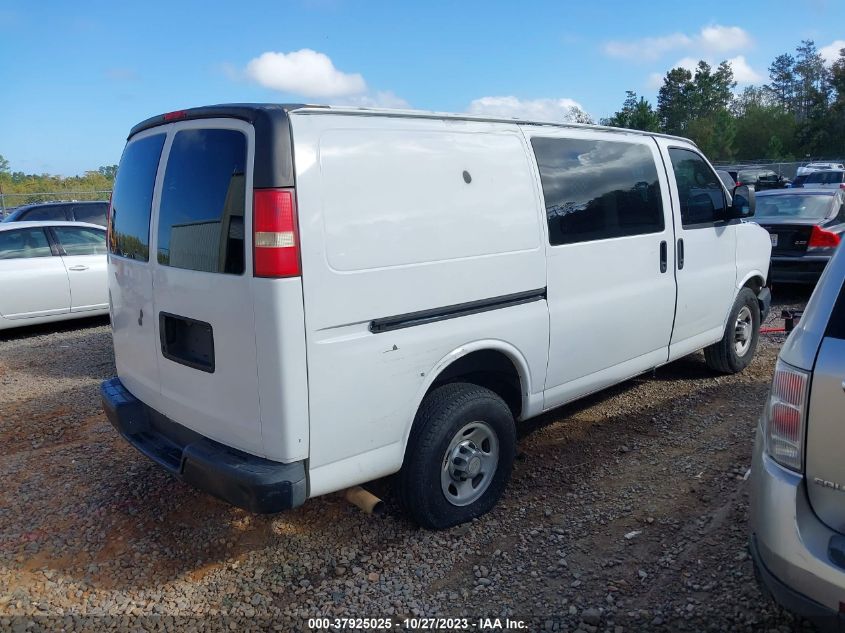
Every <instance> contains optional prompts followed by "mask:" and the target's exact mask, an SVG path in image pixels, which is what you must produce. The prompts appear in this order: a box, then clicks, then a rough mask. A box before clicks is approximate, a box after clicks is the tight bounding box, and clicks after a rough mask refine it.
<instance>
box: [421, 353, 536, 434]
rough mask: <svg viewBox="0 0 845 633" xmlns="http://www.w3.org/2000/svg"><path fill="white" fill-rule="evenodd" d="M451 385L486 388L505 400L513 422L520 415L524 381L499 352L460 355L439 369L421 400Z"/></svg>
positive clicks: (507, 359) (516, 369)
mask: <svg viewBox="0 0 845 633" xmlns="http://www.w3.org/2000/svg"><path fill="white" fill-rule="evenodd" d="M455 382H464V383H470V384H474V385H478V386H479V387H484V388H485V389H489V390H490V391H492V392H493V393H495V394H496V395H498V396H499V397H500V398H502V400H504V401H505V403H506V404H507V405H508V408H509V409H510V410H511V413H512V414H513V417H514V419H515V420H519V418H520V416H521V415H522V410H523V394H524V393H526V389H525V380H524V378H523V376H522V373H521V372H520V370H519V368H518V366H517V363H516V362H515V361H514V360H513V359H512V358H511V357H510V356H509V355H508V354H506V353H505V352H503V351H501V350H496V349H479V350H476V351H473V352H470V353H469V354H466V355H464V356H461V357H460V358H458V359H457V360H455V361H454V362H452V363H450V364H449V365H447V366H446V367H445V368H443V369H442V370H441V372H440V373H439V374H438V375H437V378H435V379H434V381H433V382H432V383H431V385H430V386H429V387H428V389H427V390H426V393H425V395H424V396H423V399H425V397H426V396H428V394H429V393H431V392H432V391H434V390H435V389H437V388H438V387H442V386H443V385H447V384H450V383H455Z"/></svg>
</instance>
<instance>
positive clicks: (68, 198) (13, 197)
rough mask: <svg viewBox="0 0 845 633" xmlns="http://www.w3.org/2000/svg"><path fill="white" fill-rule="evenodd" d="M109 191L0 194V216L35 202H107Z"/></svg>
mask: <svg viewBox="0 0 845 633" xmlns="http://www.w3.org/2000/svg"><path fill="white" fill-rule="evenodd" d="M110 195H111V189H103V190H99V191H33V192H26V193H4V192H0V216H5V215H8V214H9V212H11V211H12V210H13V209H15V208H16V207H20V206H23V205H25V204H33V203H36V202H77V201H80V200H108V199H109V196H110Z"/></svg>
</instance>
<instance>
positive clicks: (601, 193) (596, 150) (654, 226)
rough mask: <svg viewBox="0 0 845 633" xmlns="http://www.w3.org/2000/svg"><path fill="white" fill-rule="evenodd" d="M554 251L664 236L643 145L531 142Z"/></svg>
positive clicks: (653, 176) (652, 166)
mask: <svg viewBox="0 0 845 633" xmlns="http://www.w3.org/2000/svg"><path fill="white" fill-rule="evenodd" d="M531 145H532V147H533V148H534V154H535V155H536V157H537V164H538V166H539V168H540V180H541V181H542V184H543V196H544V198H545V200H546V217H547V219H548V223H549V242H550V243H551V244H552V245H553V246H554V245H559V244H573V243H576V242H587V241H591V240H602V239H608V238H613V237H622V236H625V235H642V234H646V233H660V232H662V231H663V227H664V219H663V203H662V199H661V194H660V185H659V183H658V180H657V168H656V166H655V164H654V157H653V155H652V153H651V151H650V150H649V148H648V147H647V146H645V145H641V144H634V143H624V142H618V141H596V140H586V139H574V138H540V137H534V138H532V139H531Z"/></svg>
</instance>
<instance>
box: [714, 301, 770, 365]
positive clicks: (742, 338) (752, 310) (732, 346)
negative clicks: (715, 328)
mask: <svg viewBox="0 0 845 633" xmlns="http://www.w3.org/2000/svg"><path fill="white" fill-rule="evenodd" d="M759 337H760V305H759V304H758V303H757V295H755V294H754V291H753V290H751V288H743V289H742V290H740V291H739V294H738V295H737V297H736V301H735V302H734V305H733V308H732V309H731V314H730V316H729V317H728V324H727V325H726V326H725V336H724V337H723V338H722V340H721V341H719V342H718V343H714V344H713V345H711V346H710V347H706V348H705V349H704V360H705V361H706V362H707V366H708V367H709V368H710V369H713V370H715V371H718V372H721V373H723V374H736V373H738V372H741V371H742V370H743V369H745V368H746V367H748V365H749V364H750V363H751V360H752V359H753V358H754V352H755V351H756V350H757V341H758V339H759Z"/></svg>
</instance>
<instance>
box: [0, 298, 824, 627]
mask: <svg viewBox="0 0 845 633" xmlns="http://www.w3.org/2000/svg"><path fill="white" fill-rule="evenodd" d="M806 296H807V295H806V293H802V292H800V291H799V292H792V293H790V294H786V295H785V296H784V298H783V299H781V300H780V301H779V304H778V306H777V308H776V310H775V311H776V312H777V313H778V314H779V310H780V308H781V307H782V306H784V305H795V306H798V305H801V304H802V303H803V302H804V301H805V300H806ZM772 318H773V319H774V315H773V317H772ZM783 340H784V337H783V336H781V335H767V336H764V337H763V339H762V341H761V346H760V348H759V351H758V357H757V359H756V360H755V361H754V363H753V364H752V366H751V367H750V368H749V369H748V370H747V371H746V372H744V373H743V374H741V375H739V376H732V377H715V376H714V375H713V374H711V373H710V372H709V371H708V370H707V369H706V367H705V365H704V360H703V356H702V355H701V354H697V355H694V356H691V357H689V358H687V359H683V360H681V361H679V362H676V363H673V364H672V365H670V366H667V367H665V368H661V369H660V370H658V371H657V372H656V373H655V374H654V375H651V374H648V375H645V376H641V377H639V378H637V379H634V380H631V381H629V382H627V383H625V384H624V385H621V386H618V387H616V388H613V389H610V390H608V391H606V392H603V393H601V394H599V395H596V396H594V397H591V398H589V399H587V400H586V401H583V402H580V403H576V404H575V405H572V406H569V407H566V408H564V409H561V410H559V411H556V412H553V413H552V414H550V415H546V416H543V417H542V418H541V419H538V420H533V421H530V422H528V423H526V424H525V425H524V427H523V428H522V429H521V439H520V443H519V450H520V455H519V458H518V461H517V464H516V467H515V470H514V476H513V481H512V483H511V485H510V486H509V488H508V489H507V491H506V494H505V497H504V499H503V500H502V502H501V503H500V505H499V507H498V508H497V509H496V510H494V511H493V512H491V513H490V514H488V515H486V516H485V517H482V518H481V519H480V520H477V521H474V522H472V523H470V524H468V525H464V526H459V527H457V528H453V529H451V530H448V531H445V532H428V531H423V530H420V529H418V528H416V527H414V526H413V525H412V524H410V523H409V522H408V520H407V519H406V518H405V517H403V516H402V515H401V513H399V511H398V510H397V509H396V503H395V502H394V500H393V499H392V497H391V495H390V487H389V481H379V482H374V483H373V484H372V485H370V486H369V487H370V489H371V490H373V491H375V492H376V493H378V494H382V495H384V496H385V497H386V499H387V502H388V505H389V506H390V508H391V512H390V513H389V514H388V516H386V517H382V518H374V517H370V516H366V515H364V514H362V513H361V512H359V511H358V510H357V509H355V508H353V507H351V506H349V505H348V504H347V503H346V502H345V501H344V500H343V498H342V497H341V496H340V495H339V494H338V495H329V496H326V497H322V498H319V499H314V500H311V501H308V502H307V503H306V504H305V506H304V507H302V508H300V509H298V510H296V511H293V512H289V513H284V514H280V515H275V516H256V515H251V514H249V513H247V512H244V511H241V510H238V509H235V508H232V507H229V506H227V505H226V504H224V503H222V502H218V501H216V500H214V499H213V498H210V497H208V496H207V495H204V494H201V493H198V492H196V491H194V490H193V489H191V488H189V487H188V486H186V485H184V484H182V483H180V482H178V481H176V480H174V479H173V478H171V477H170V476H168V475H167V474H166V473H165V472H164V471H163V470H162V469H160V468H159V467H157V466H155V465H154V464H152V463H151V462H149V461H148V460H147V459H146V458H144V457H143V456H141V455H140V454H139V453H137V452H136V451H135V450H134V449H132V448H131V447H129V446H127V445H126V444H125V442H123V441H122V440H121V439H119V438H118V437H117V435H116V433H115V432H114V430H113V429H112V428H111V426H110V425H109V424H108V422H107V421H106V419H105V417H104V416H103V415H102V413H101V411H100V407H99V399H98V386H99V382H100V380H102V379H104V378H107V377H110V376H112V375H113V374H114V366H113V357H112V350H111V338H110V331H109V328H108V325H107V322H104V321H102V320H95V321H90V320H89V321H80V322H77V323H68V324H64V325H60V326H53V327H42V328H29V329H26V330H21V331H18V332H12V333H8V332H7V333H0V472H2V473H3V481H4V484H5V485H4V486H2V488H1V489H0V629H16V630H24V629H25V628H27V627H29V628H30V629H33V630H37V629H50V630H54V629H58V628H64V629H66V630H78V629H92V630H93V629H104V628H114V629H121V630H123V629H126V628H138V629H143V630H154V629H162V630H163V629H180V630H200V629H202V630H208V629H219V630H246V629H255V630H258V629H264V628H272V627H276V629H277V630H307V619H308V618H313V617H329V618H334V617H353V616H355V617H392V618H394V620H397V621H398V620H399V619H401V618H403V617H412V616H425V617H438V616H439V617H461V616H468V617H471V618H472V620H471V621H472V622H476V618H478V617H489V618H496V617H499V618H508V617H509V618H511V619H515V618H517V619H523V620H525V621H526V623H527V625H528V626H529V629H530V630H544V629H547V630H560V631H575V630H580V631H589V632H592V631H610V632H612V633H620V632H625V631H641V630H667V631H668V630H672V631H674V630H689V631H710V630H712V631H722V630H735V631H758V630H760V631H784V632H785V631H793V630H804V628H805V626H808V625H804V624H802V623H798V622H796V621H794V619H793V618H792V617H791V616H790V615H789V614H786V613H784V612H782V611H781V610H779V609H778V608H776V607H774V606H773V605H772V604H771V603H770V602H769V601H768V600H767V599H766V598H765V597H764V596H762V595H761V593H760V591H759V590H758V588H757V585H756V583H755V581H754V576H753V571H752V565H751V562H750V560H749V558H748V555H747V553H746V538H747V518H748V483H747V481H745V480H744V475H745V473H746V471H747V469H748V468H749V466H750V457H751V446H752V441H753V434H754V429H755V425H756V419H757V416H758V414H759V412H760V409H761V406H762V402H763V398H764V396H765V394H766V391H767V389H768V383H769V380H770V377H771V372H772V370H773V366H774V360H775V358H776V355H777V351H778V349H779V347H780V345H781V344H782V342H783ZM475 630H479V629H475ZM807 630H812V629H809V628H808V629H807Z"/></svg>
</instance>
